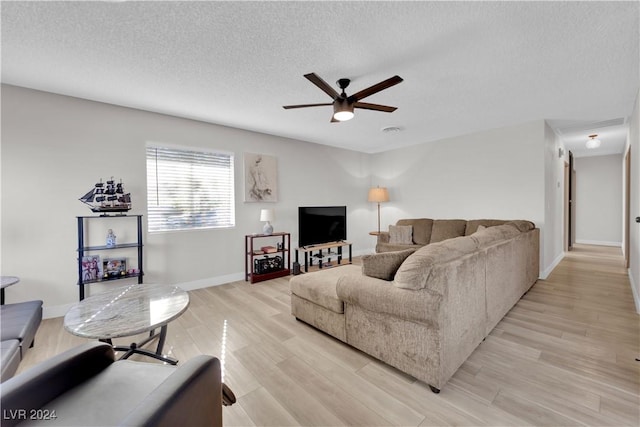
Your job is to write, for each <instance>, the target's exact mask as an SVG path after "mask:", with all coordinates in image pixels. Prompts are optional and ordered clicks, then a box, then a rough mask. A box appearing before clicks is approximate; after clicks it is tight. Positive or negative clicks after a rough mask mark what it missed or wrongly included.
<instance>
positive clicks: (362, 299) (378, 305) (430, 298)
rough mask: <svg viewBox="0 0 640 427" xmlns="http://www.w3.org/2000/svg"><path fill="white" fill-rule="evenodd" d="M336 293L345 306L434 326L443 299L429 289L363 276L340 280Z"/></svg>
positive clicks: (344, 277) (438, 316)
mask: <svg viewBox="0 0 640 427" xmlns="http://www.w3.org/2000/svg"><path fill="white" fill-rule="evenodd" d="M336 291H337V293H338V298H340V299H341V300H342V301H344V302H345V303H346V304H347V305H348V304H353V305H357V306H360V307H362V308H363V309H365V310H368V311H372V312H376V313H385V314H389V315H391V316H395V317H398V318H401V319H405V320H410V321H413V322H420V323H426V324H433V325H437V324H438V323H439V321H440V320H439V319H440V306H441V302H442V296H441V295H438V294H436V293H435V292H432V291H431V290H429V289H420V290H412V289H402V288H398V287H396V286H394V285H393V282H388V281H386V280H381V279H376V278H373V277H368V276H364V275H363V276H342V277H340V279H338V283H337V285H336Z"/></svg>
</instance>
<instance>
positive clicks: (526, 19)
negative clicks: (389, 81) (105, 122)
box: [0, 1, 640, 153]
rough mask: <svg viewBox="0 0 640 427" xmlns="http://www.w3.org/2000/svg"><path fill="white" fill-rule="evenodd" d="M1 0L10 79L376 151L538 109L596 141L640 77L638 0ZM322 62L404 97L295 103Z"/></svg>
mask: <svg viewBox="0 0 640 427" xmlns="http://www.w3.org/2000/svg"><path fill="white" fill-rule="evenodd" d="M0 7H1V10H0V12H1V14H2V81H3V82H4V83H7V84H12V85H17V86H24V87H29V88H34V89H39V90H44V91H49V92H54V93H60V94H64V95H70V96H76V97H81V98H86V99H91V100H96V101H102V102H108V103H112V104H117V105H122V106H127V107H133V108H140V109H144V110H149V111H155V112H160V113H165V114H171V115H175V116H180V117H187V118H191V119H196V120H202V121H206V122H211V123H218V124H222V125H227V126H233V127H238V128H243V129H249V130H253V131H258V132H263V133H268V134H273V135H280V136H284V137H291V138H296V139H300V140H305V141H311V142H316V143H320V144H327V145H332V146H338V147H344V148H348V149H353V150H358V151H363V152H370V153H372V152H380V151H385V150H389V149H393V148H396V147H403V146H409V145H414V144H420V143H424V142H428V141H435V140H439V139H442V138H446V137H451V136H457V135H462V134H467V133H471V132H476V131H480V130H485V129H492V128H498V127H503V126H510V125H515V124H519V123H523V122H527V121H531V120H538V119H549V120H551V123H552V124H553V126H554V127H556V128H557V129H565V132H563V136H566V137H567V138H569V137H571V138H573V139H572V140H575V141H578V142H576V144H578V145H581V146H582V145H584V141H586V135H588V134H589V133H591V132H592V131H593V129H588V128H589V127H592V128H593V127H594V126H595V125H593V124H594V123H603V122H604V123H610V121H611V120H614V119H622V122H623V124H618V127H619V128H620V129H622V130H624V126H625V125H624V120H625V119H626V117H627V116H629V114H630V113H631V111H632V108H633V103H634V100H635V96H636V93H637V91H638V85H639V82H640V77H639V75H640V74H639V73H640V72H639V65H638V64H639V62H640V60H639V53H638V40H639V32H638V27H639V21H640V12H639V10H640V7H639V3H638V2H635V1H632V2H152V1H142V2H140V1H138V2H134V1H105V2H6V1H3V2H2V3H1V6H0ZM309 72H315V73H317V74H318V75H319V76H321V77H322V78H324V80H326V81H327V82H329V83H331V84H333V82H335V81H336V80H337V79H339V78H342V77H346V78H350V79H352V83H351V86H350V87H349V89H348V90H347V93H348V94H349V93H353V92H356V91H359V90H361V89H363V88H365V87H368V86H370V85H372V84H374V83H377V82H379V81H381V80H384V79H386V78H388V77H391V76H393V75H395V74H398V75H400V76H401V77H403V78H404V82H403V83H400V84H399V85H397V86H394V87H392V88H390V89H387V90H385V91H382V92H380V93H378V94H375V95H373V96H371V97H369V98H367V99H366V101H367V102H372V103H380V104H385V105H392V106H397V107H398V110H397V111H396V112H394V113H381V112H373V111H366V110H356V117H355V118H354V119H353V120H351V121H349V122H343V123H333V124H332V123H329V119H330V117H331V107H317V108H308V109H296V110H284V109H283V108H282V105H287V104H303V103H321V102H330V101H331V99H330V98H329V97H328V96H327V95H326V94H325V93H323V92H322V91H321V90H320V89H318V88H317V87H315V86H313V85H312V84H311V83H310V82H308V81H307V80H306V79H305V78H303V74H306V73H309ZM387 126H397V127H399V128H400V129H401V131H400V132H382V131H381V129H382V128H384V127H387ZM580 126H582V127H583V129H582V130H578V128H579V127H580ZM596 127H597V126H596ZM567 129H568V131H567ZM587 129H588V130H587ZM609 130H610V129H609ZM614 134H615V135H618V134H619V132H618V133H612V135H614ZM623 134H624V132H623ZM601 139H602V141H603V148H605V147H608V148H610V147H611V146H612V145H615V144H618V146H619V152H620V151H621V150H622V144H623V143H624V136H622V137H619V136H617V137H614V136H612V137H611V139H610V140H609V139H608V138H605V136H601ZM576 147H577V145H576Z"/></svg>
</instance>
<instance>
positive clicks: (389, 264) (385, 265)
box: [362, 249, 416, 280]
mask: <svg viewBox="0 0 640 427" xmlns="http://www.w3.org/2000/svg"><path fill="white" fill-rule="evenodd" d="M415 251H416V249H406V250H404V251H396V252H382V253H378V254H371V255H363V256H362V274H364V275H365V276H369V277H375V278H377V279H382V280H393V277H394V276H395V275H396V271H398V268H399V267H400V265H401V264H402V263H403V262H404V260H405V259H407V257H408V256H409V255H411V254H412V253H414V252H415Z"/></svg>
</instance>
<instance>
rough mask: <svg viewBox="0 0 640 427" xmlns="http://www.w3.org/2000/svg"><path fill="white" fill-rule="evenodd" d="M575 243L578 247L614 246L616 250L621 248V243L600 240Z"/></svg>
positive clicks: (577, 241)
mask: <svg viewBox="0 0 640 427" xmlns="http://www.w3.org/2000/svg"><path fill="white" fill-rule="evenodd" d="M576 243H578V244H580V245H596V246H615V247H617V248H621V247H622V242H603V241H600V240H577V239H576Z"/></svg>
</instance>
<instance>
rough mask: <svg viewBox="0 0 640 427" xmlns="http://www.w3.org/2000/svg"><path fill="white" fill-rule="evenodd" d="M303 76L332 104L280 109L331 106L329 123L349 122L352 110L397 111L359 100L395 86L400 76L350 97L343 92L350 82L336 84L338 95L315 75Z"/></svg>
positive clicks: (293, 106)
mask: <svg viewBox="0 0 640 427" xmlns="http://www.w3.org/2000/svg"><path fill="white" fill-rule="evenodd" d="M304 76H305V77H306V78H307V80H309V81H310V82H311V83H313V84H314V85H316V86H318V87H319V88H320V89H322V90H323V91H324V92H325V93H326V94H327V95H329V96H330V97H331V98H333V102H328V103H323V104H302V105H284V106H283V107H282V108H284V109H286V110H288V109H290V108H307V107H321V106H325V105H333V116H331V123H336V122H344V121H346V120H351V119H352V118H353V109H354V108H362V109H365V110H375V111H384V112H386V113H391V112H393V111H395V110H396V109H397V107H389V106H387V105H379V104H369V103H367V102H360V100H362V99H364V98H366V97H367V96H371V95H373V94H374V93H378V92H380V91H381V90H384V89H387V88H390V87H391V86H394V85H397V84H398V83H400V82H402V77H400V76H393V77H391V78H388V79H387V80H384V81H381V82H380V83H378V84H375V85H373V86H370V87H368V88H366V89H363V90H361V91H360V92H356V93H354V94H353V95H350V96H347V94H346V93H345V92H344V90H345V89H346V88H347V86H349V83H351V80H349V79H340V80H338V81H337V82H336V83H337V84H338V86H339V87H340V89H341V90H342V93H338V92H337V91H336V90H335V89H334V88H332V87H331V86H329V84H328V83H327V82H325V81H324V80H322V79H321V78H320V77H319V76H318V75H316V74H315V73H309V74H305V75H304Z"/></svg>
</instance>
